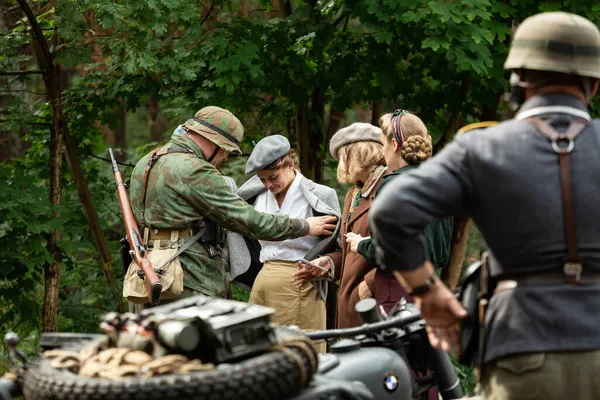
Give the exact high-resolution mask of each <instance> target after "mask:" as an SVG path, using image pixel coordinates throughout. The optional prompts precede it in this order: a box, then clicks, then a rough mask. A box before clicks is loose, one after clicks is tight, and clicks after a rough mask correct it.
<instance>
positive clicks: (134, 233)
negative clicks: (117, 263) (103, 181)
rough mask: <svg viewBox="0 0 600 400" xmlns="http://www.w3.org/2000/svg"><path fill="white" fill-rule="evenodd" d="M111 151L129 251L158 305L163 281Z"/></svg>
mask: <svg viewBox="0 0 600 400" xmlns="http://www.w3.org/2000/svg"><path fill="white" fill-rule="evenodd" d="M108 151H109V153H110V159H111V160H112V165H113V171H114V173H115V181H117V194H118V195H119V205H120V206H121V215H122V216H123V222H124V223H125V233H126V234H127V241H128V242H129V246H130V248H131V250H129V253H130V254H131V256H132V257H133V261H135V263H136V264H137V265H138V266H139V267H140V269H141V270H140V271H139V276H140V278H141V279H144V284H145V286H146V293H148V298H149V299H150V304H152V305H156V304H158V302H159V301H160V293H161V292H162V282H161V281H160V279H159V277H158V275H156V272H155V271H154V269H153V268H152V263H151V262H150V260H149V259H148V257H147V256H146V247H145V246H144V243H143V242H142V239H141V237H142V236H141V235H140V228H139V227H138V225H137V222H136V221H135V218H134V216H133V211H132V210H131V204H130V203H129V197H128V196H127V190H126V189H125V184H124V183H123V178H122V177H121V172H120V171H119V166H118V165H117V160H115V156H114V154H113V151H112V149H108Z"/></svg>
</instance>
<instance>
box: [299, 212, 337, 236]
mask: <svg viewBox="0 0 600 400" xmlns="http://www.w3.org/2000/svg"><path fill="white" fill-rule="evenodd" d="M337 220H338V218H337V217H336V216H335V215H325V216H322V217H310V218H306V222H308V226H309V227H310V229H309V231H308V236H331V235H333V231H334V230H335V226H336V223H337Z"/></svg>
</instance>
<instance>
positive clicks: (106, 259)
mask: <svg viewBox="0 0 600 400" xmlns="http://www.w3.org/2000/svg"><path fill="white" fill-rule="evenodd" d="M17 2H18V3H19V5H20V6H21V9H22V10H23V12H24V13H25V15H26V16H27V19H28V20H29V24H30V25H31V28H32V35H33V36H34V40H33V43H34V50H35V54H36V59H37V62H38V64H39V67H40V69H41V70H43V71H44V72H43V74H42V77H43V79H44V85H45V87H46V92H47V94H48V100H49V102H50V115H51V117H52V129H54V130H55V131H56V135H59V136H60V137H62V139H63V140H64V145H65V149H66V153H67V161H68V162H69V166H70V168H71V173H72V175H73V180H74V181H75V186H76V187H77V193H78V195H79V199H80V201H81V204H82V206H83V212H84V214H85V217H86V219H87V221H88V224H89V226H90V233H91V236H92V240H93V242H94V245H95V246H96V249H97V250H98V255H99V257H100V260H99V261H100V266H101V267H102V270H103V271H104V274H105V276H106V281H107V282H108V285H109V286H110V288H111V290H112V291H113V293H114V295H115V296H116V297H117V298H118V299H119V300H120V299H121V296H120V295H119V294H118V292H117V289H116V287H115V285H114V278H113V272H112V269H111V267H110V260H111V258H112V256H111V253H110V250H109V248H108V243H107V241H106V236H105V235H104V231H103V230H102V226H101V225H100V218H99V217H98V213H97V212H96V208H95V207H94V203H93V202H92V195H91V193H90V191H89V188H88V186H87V182H86V180H85V176H84V175H83V171H82V169H81V164H80V162H79V157H78V155H77V148H76V146H75V143H74V142H73V138H72V137H71V135H70V133H69V128H68V126H67V121H66V118H65V116H64V113H63V105H62V97H61V91H60V67H58V66H56V65H54V56H53V55H52V53H50V49H49V47H48V42H47V41H46V39H45V37H44V35H43V33H42V30H41V28H40V26H39V24H38V23H37V20H36V17H35V15H34V14H33V12H32V11H31V8H30V7H29V5H28V4H27V1H26V0H17ZM119 310H120V311H121V310H122V302H121V301H119Z"/></svg>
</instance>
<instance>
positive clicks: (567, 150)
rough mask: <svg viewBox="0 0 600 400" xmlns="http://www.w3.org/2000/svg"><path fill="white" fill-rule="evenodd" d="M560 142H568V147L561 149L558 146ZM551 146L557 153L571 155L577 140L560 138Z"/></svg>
mask: <svg viewBox="0 0 600 400" xmlns="http://www.w3.org/2000/svg"><path fill="white" fill-rule="evenodd" d="M558 142H567V145H566V147H561V146H559V145H558ZM551 144H552V150H554V152H555V153H557V154H569V153H570V152H572V151H573V148H574V147H575V140H573V138H570V137H566V136H559V137H558V138H557V139H555V140H553V141H552V142H551Z"/></svg>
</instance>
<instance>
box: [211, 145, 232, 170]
mask: <svg viewBox="0 0 600 400" xmlns="http://www.w3.org/2000/svg"><path fill="white" fill-rule="evenodd" d="M228 159H229V153H228V152H226V151H225V150H223V149H219V152H218V153H217V155H216V156H215V158H214V159H213V160H212V162H211V164H212V165H214V166H215V167H218V166H219V165H221V164H222V163H223V162H224V161H227V160H228Z"/></svg>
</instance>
